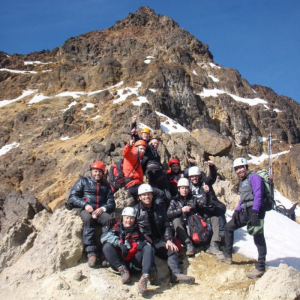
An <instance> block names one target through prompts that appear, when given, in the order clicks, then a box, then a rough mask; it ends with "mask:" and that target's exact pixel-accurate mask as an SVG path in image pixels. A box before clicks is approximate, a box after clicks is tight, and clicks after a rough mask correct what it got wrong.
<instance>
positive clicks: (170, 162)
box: [169, 158, 180, 168]
mask: <svg viewBox="0 0 300 300" xmlns="http://www.w3.org/2000/svg"><path fill="white" fill-rule="evenodd" d="M174 164H178V165H180V162H179V160H178V159H177V158H172V159H170V160H169V168H171V166H172V165H174Z"/></svg>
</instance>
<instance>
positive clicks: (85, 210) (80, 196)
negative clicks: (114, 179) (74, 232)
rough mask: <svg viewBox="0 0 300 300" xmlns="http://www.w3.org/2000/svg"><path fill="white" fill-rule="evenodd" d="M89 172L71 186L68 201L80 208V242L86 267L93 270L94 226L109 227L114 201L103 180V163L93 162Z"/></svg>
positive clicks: (95, 256) (95, 254) (94, 253)
mask: <svg viewBox="0 0 300 300" xmlns="http://www.w3.org/2000/svg"><path fill="white" fill-rule="evenodd" d="M90 170H91V175H90V176H88V177H82V178H80V179H79V180H77V182H76V183H75V184H74V185H73V187H72V189H71V192H70V196H69V199H68V201H69V202H70V203H71V204H72V205H73V206H74V207H78V208H81V211H80V216H81V219H82V221H83V232H82V241H83V244H84V246H85V251H86V252H87V257H88V265H89V267H91V268H93V267H95V266H96V263H97V246H96V241H95V225H96V224H100V225H102V226H103V227H106V228H109V227H110V225H111V223H112V222H113V219H112V218H111V216H110V213H112V212H113V211H114V210H115V199H114V196H113V193H112V190H111V188H110V186H109V184H108V183H107V182H106V181H104V179H103V175H104V173H105V165H104V163H103V162H102V161H95V162H94V163H93V164H92V165H91V167H90Z"/></svg>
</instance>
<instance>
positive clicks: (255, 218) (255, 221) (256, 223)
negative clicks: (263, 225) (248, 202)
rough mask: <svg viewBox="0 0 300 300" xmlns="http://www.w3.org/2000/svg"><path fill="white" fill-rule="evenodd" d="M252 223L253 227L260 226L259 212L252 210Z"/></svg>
mask: <svg viewBox="0 0 300 300" xmlns="http://www.w3.org/2000/svg"><path fill="white" fill-rule="evenodd" d="M250 221H251V225H252V226H259V225H260V222H259V219H258V212H257V211H255V210H252V213H251V217H250Z"/></svg>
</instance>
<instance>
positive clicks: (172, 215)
mask: <svg viewBox="0 0 300 300" xmlns="http://www.w3.org/2000/svg"><path fill="white" fill-rule="evenodd" d="M211 197H212V193H211V192H210V191H209V187H208V185H206V184H204V185H203V186H202V188H201V189H200V190H199V192H198V194H197V195H192V194H191V192H190V183H189V180H188V179H187V178H180V179H179V181H178V194H177V196H176V197H175V198H173V199H172V200H171V203H170V206H169V208H168V211H167V215H168V218H169V219H170V220H172V223H173V226H174V230H175V232H176V236H177V237H178V238H179V239H180V241H181V243H182V244H186V246H187V250H186V255H187V256H192V255H194V254H195V248H194V246H193V243H192V240H191V238H190V237H189V236H188V233H187V231H186V226H187V221H188V218H189V217H190V216H192V215H194V214H199V215H200V216H201V217H202V218H203V219H204V220H205V221H207V219H208V218H209V219H210V223H211V226H212V233H213V235H212V237H211V240H210V246H209V248H208V250H207V253H212V254H220V253H222V252H221V251H220V249H219V242H220V234H219V218H218V217H216V216H209V215H208V213H207V212H206V209H207V203H210V202H211V200H210V198H211Z"/></svg>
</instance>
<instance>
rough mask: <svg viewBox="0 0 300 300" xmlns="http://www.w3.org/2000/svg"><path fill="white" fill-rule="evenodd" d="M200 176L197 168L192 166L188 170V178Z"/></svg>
mask: <svg viewBox="0 0 300 300" xmlns="http://www.w3.org/2000/svg"><path fill="white" fill-rule="evenodd" d="M200 174H201V171H200V169H199V168H198V167H196V166H194V167H190V168H189V176H194V175H200Z"/></svg>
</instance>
